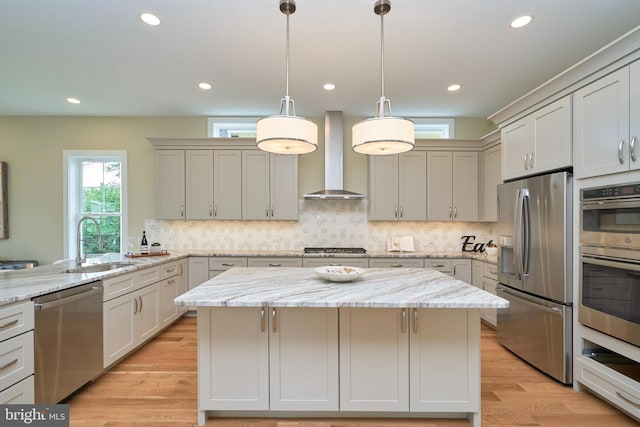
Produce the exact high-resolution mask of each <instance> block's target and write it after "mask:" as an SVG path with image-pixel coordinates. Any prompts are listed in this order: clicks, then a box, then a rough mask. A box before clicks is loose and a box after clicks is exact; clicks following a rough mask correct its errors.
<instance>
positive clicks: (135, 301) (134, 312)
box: [133, 298, 138, 314]
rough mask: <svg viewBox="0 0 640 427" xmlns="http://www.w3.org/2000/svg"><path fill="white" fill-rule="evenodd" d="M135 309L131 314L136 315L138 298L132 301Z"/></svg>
mask: <svg viewBox="0 0 640 427" xmlns="http://www.w3.org/2000/svg"><path fill="white" fill-rule="evenodd" d="M133 302H134V303H135V307H134V308H133V314H138V298H136V299H134V300H133Z"/></svg>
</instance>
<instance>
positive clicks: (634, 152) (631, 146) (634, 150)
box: [629, 136, 636, 162]
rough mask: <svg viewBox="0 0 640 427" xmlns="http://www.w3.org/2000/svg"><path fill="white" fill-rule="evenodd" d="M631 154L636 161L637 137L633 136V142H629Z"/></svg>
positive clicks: (633, 160) (632, 159)
mask: <svg viewBox="0 0 640 427" xmlns="http://www.w3.org/2000/svg"><path fill="white" fill-rule="evenodd" d="M629 155H630V156H631V161H632V162H635V161H636V137H635V136H633V137H631V142H629Z"/></svg>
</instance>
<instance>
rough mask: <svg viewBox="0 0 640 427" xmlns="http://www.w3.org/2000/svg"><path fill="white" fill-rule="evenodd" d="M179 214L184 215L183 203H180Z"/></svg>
mask: <svg viewBox="0 0 640 427" xmlns="http://www.w3.org/2000/svg"><path fill="white" fill-rule="evenodd" d="M180 216H184V205H180Z"/></svg>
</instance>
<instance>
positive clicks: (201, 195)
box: [185, 150, 213, 219]
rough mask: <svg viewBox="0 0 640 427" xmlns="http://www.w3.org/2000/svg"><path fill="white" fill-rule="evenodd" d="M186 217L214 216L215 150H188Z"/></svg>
mask: <svg viewBox="0 0 640 427" xmlns="http://www.w3.org/2000/svg"><path fill="white" fill-rule="evenodd" d="M185 162H186V169H185V171H186V188H185V193H186V213H185V218H186V219H211V218H212V217H213V151H212V150H186V151H185Z"/></svg>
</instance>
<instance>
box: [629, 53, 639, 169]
mask: <svg viewBox="0 0 640 427" xmlns="http://www.w3.org/2000/svg"><path fill="white" fill-rule="evenodd" d="M629 119H630V121H629V129H630V134H629V138H631V139H630V141H632V142H633V145H634V146H633V147H629V151H630V157H631V166H630V168H631V169H639V168H640V61H636V62H634V63H633V64H631V66H630V68H629Z"/></svg>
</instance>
